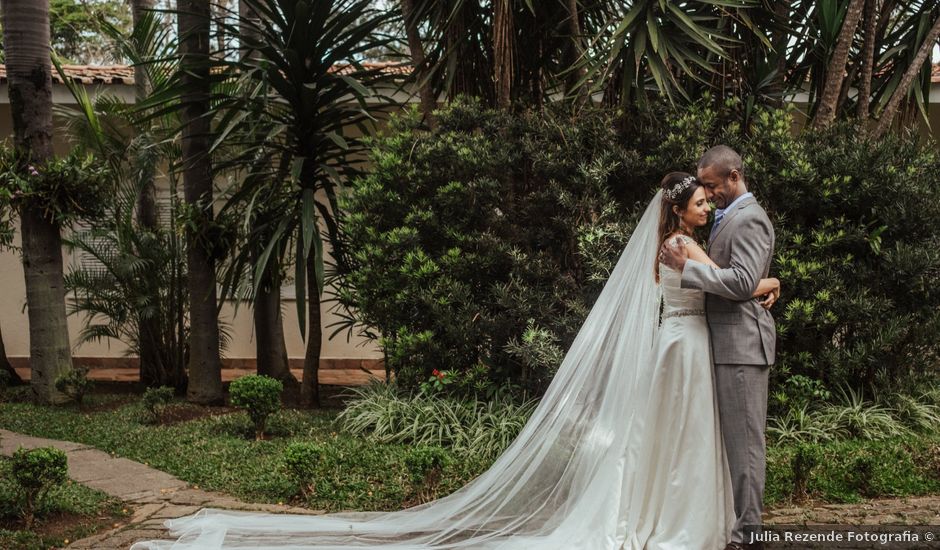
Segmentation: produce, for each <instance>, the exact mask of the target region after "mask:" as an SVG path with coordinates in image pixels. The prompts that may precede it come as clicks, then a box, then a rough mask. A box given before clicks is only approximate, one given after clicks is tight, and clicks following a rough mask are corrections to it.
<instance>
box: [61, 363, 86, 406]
mask: <svg viewBox="0 0 940 550" xmlns="http://www.w3.org/2000/svg"><path fill="white" fill-rule="evenodd" d="M93 384H94V382H92V381H91V379H89V378H88V368H87V367H75V368H72V369H70V370H68V371H66V372H64V373H62V374H61V375H59V377H58V378H56V379H55V387H56V389H57V390H59V391H60V392H62V393H64V394H65V395H67V396H68V397H69V399H71V400H72V401H74V402H75V403H77V404H78V406H79V407H81V405H82V399H84V397H85V394H86V393H87V392H88V391H89V390H90V389H91V387H92V385H93Z"/></svg>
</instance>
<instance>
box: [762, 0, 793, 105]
mask: <svg viewBox="0 0 940 550" xmlns="http://www.w3.org/2000/svg"><path fill="white" fill-rule="evenodd" d="M791 5H792V0H780V1H778V2H775V3H774V19H775V20H776V22H777V23H778V24H781V25H785V26H786V27H789V26H790V9H791ZM789 41H790V33H789V32H787V30H786V29H780V30H777V32H775V33H774V36H773V47H774V50H775V54H776V56H777V74H775V75H774V78H773V81H772V82H771V84H770V86H769V87H768V91H767V93H768V95H770V96H772V97H773V100H772V104H773V105H774V106H776V107H783V106H784V103H785V101H784V97H783V96H784V93H785V92H786V89H787V83H786V77H787V43H788V42H789Z"/></svg>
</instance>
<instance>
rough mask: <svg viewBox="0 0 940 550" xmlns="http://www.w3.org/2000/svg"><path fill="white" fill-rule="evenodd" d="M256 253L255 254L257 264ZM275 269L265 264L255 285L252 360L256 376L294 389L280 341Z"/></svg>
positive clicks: (281, 325) (281, 321) (281, 327)
mask: <svg viewBox="0 0 940 550" xmlns="http://www.w3.org/2000/svg"><path fill="white" fill-rule="evenodd" d="M260 252H261V251H260V250H258V251H257V252H256V254H255V258H254V261H255V262H257V261H258V255H260ZM274 269H277V266H272V265H270V264H269V265H268V268H267V269H265V270H264V272H263V273H262V275H261V281H259V282H258V290H257V292H256V293H255V299H254V312H253V313H254V323H255V338H256V339H257V340H256V342H255V357H256V367H257V372H258V374H264V375H266V376H270V377H272V378H277V379H278V380H280V381H281V382H283V383H284V386H285V387H286V386H296V384H297V379H296V378H295V377H294V375H293V374H292V373H291V371H290V363H289V361H288V358H287V344H285V342H284V318H283V316H282V315H281V281H280V277H273V276H272V275H273V274H272V270H274Z"/></svg>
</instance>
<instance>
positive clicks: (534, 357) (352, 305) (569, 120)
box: [336, 100, 652, 397]
mask: <svg viewBox="0 0 940 550" xmlns="http://www.w3.org/2000/svg"><path fill="white" fill-rule="evenodd" d="M564 109H565V108H564V107H563V106H550V107H548V108H547V109H546V110H545V111H544V112H537V113H535V112H532V113H520V114H517V115H508V114H507V113H505V112H503V111H500V110H491V109H485V108H482V107H481V106H480V105H479V103H478V102H475V101H472V100H461V101H458V102H455V103H453V104H451V105H449V106H447V107H445V108H444V109H442V110H441V111H440V112H439V117H438V120H439V125H438V128H437V129H436V130H435V131H433V132H430V133H429V132H428V131H426V130H424V129H423V126H422V123H421V117H420V115H419V114H418V113H417V111H411V112H406V113H405V114H404V115H402V116H396V117H393V120H392V122H391V125H390V129H389V131H388V133H387V134H386V135H384V136H382V137H379V138H377V139H375V140H373V141H372V142H371V145H372V153H371V164H372V171H371V173H369V174H368V175H367V176H365V177H363V178H361V179H358V180H356V181H355V182H353V183H352V184H351V186H350V188H349V190H348V193H347V194H346V195H344V196H342V197H341V198H340V204H341V206H340V211H341V212H342V216H343V221H342V227H343V228H344V232H345V233H344V239H345V241H346V242H347V246H345V247H344V250H346V251H347V254H346V257H344V258H342V260H343V261H342V262H340V263H342V264H344V265H346V266H347V267H348V269H349V273H345V274H344V275H343V277H340V278H339V279H338V280H337V281H336V286H337V291H336V292H337V300H338V301H339V303H340V304H341V305H342V306H344V307H345V308H346V309H347V310H348V311H349V316H350V321H352V320H355V321H356V322H358V323H360V324H361V326H365V327H368V328H369V329H370V330H368V332H369V333H370V334H371V333H372V332H373V331H374V330H377V331H379V332H381V334H382V338H381V340H380V344H381V345H382V347H383V348H384V351H385V354H386V357H387V362H388V365H389V367H390V368H391V369H393V370H394V371H395V373H396V378H397V380H398V382H399V384H401V385H402V387H404V388H408V389H416V388H417V387H418V386H419V385H420V384H421V383H422V382H425V381H427V380H428V379H429V377H430V375H431V371H432V370H434V369H436V370H438V371H440V372H449V373H454V378H453V381H454V383H453V384H450V385H449V386H448V388H447V389H448V394H450V395H452V396H455V397H472V396H476V395H479V394H485V393H486V392H487V391H490V388H491V387H492V386H499V385H500V384H502V383H504V382H506V381H511V382H514V383H517V384H519V385H521V386H522V387H523V389H525V390H528V391H529V392H531V393H535V394H538V393H540V392H541V391H542V390H544V388H545V387H546V386H547V385H548V383H549V382H550V380H551V378H552V376H553V375H554V372H555V370H556V369H557V368H558V366H559V364H560V362H561V358H562V356H563V354H562V350H564V349H567V347H568V346H569V345H570V344H571V342H572V341H573V340H574V337H575V335H576V334H577V330H578V329H579V328H580V326H581V324H582V322H583V320H584V317H585V316H586V314H587V312H588V310H589V308H590V306H591V304H592V303H593V302H594V300H595V298H596V297H597V295H598V294H599V292H600V289H601V288H602V286H603V283H604V280H605V279H606V277H607V275H608V273H609V271H610V269H611V268H612V267H613V265H614V263H615V261H616V259H617V258H618V256H619V254H620V251H621V250H622V248H623V245H624V244H625V243H626V241H627V239H628V238H629V234H630V228H631V227H632V225H633V221H632V220H634V218H635V217H636V214H637V212H636V210H635V208H634V205H635V204H636V202H637V199H638V198H641V197H642V198H643V199H647V198H648V197H649V196H650V195H651V194H652V193H651V189H652V181H651V180H646V181H642V182H641V185H637V184H636V181H635V180H634V181H631V179H630V177H629V175H628V174H629V173H630V172H642V171H644V170H645V169H646V168H645V166H643V160H642V159H641V157H639V156H638V155H636V154H635V153H634V152H632V151H628V150H627V149H626V148H625V147H624V146H623V145H621V142H622V141H623V140H624V139H625V138H624V137H623V136H622V135H620V133H619V132H618V130H617V129H616V126H615V124H614V117H615V113H613V112H612V111H605V110H587V111H579V112H578V113H577V114H576V113H572V112H570V111H565V110H564ZM626 134H630V135H633V134H641V133H639V132H637V133H634V132H624V135H626ZM350 330H352V328H350ZM481 371H482V372H481ZM471 373H472V374H471ZM464 378H468V379H467V380H464Z"/></svg>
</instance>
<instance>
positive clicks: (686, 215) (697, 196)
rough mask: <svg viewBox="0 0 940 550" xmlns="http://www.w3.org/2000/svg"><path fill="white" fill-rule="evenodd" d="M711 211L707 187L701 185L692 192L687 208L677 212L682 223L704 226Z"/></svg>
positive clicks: (688, 225) (690, 225)
mask: <svg viewBox="0 0 940 550" xmlns="http://www.w3.org/2000/svg"><path fill="white" fill-rule="evenodd" d="M709 212H711V207H709V206H708V197H707V196H706V195H705V188H704V187H699V188H698V189H696V190H695V192H694V193H692V197H690V198H689V202H688V203H687V204H686V205H685V210H680V211H678V212H676V215H678V216H679V219H680V220H682V224H683V225H685V226H687V227H702V226H703V225H705V224H707V223H708V213H709Z"/></svg>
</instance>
